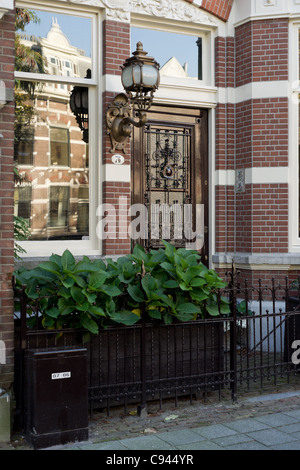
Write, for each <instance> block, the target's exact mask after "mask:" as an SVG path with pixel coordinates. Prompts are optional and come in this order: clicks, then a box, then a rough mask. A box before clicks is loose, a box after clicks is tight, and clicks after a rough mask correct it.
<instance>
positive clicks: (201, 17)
mask: <svg viewBox="0 0 300 470" xmlns="http://www.w3.org/2000/svg"><path fill="white" fill-rule="evenodd" d="M65 1H67V0H65ZM71 2H72V3H77V4H78V3H79V4H82V5H90V6H96V7H99V8H105V10H106V16H107V18H108V19H112V20H116V21H123V22H130V13H132V12H133V13H140V14H142V15H151V16H157V17H160V18H168V19H172V20H178V21H186V22H191V23H197V24H205V25H207V26H217V23H216V22H215V19H214V18H213V17H211V16H210V15H209V14H206V13H204V12H203V11H202V10H200V9H199V7H197V6H194V5H192V4H189V3H187V2H186V1H185V0H71Z"/></svg>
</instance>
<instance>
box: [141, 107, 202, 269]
mask: <svg viewBox="0 0 300 470" xmlns="http://www.w3.org/2000/svg"><path fill="white" fill-rule="evenodd" d="M147 117H148V121H147V124H146V126H145V127H144V128H142V129H134V138H133V152H132V185H133V187H132V204H133V205H141V206H142V207H143V208H144V209H142V210H144V214H143V217H144V218H143V220H145V224H144V225H143V224H142V223H141V224H140V227H139V230H140V238H138V239H136V242H138V243H140V244H142V245H143V246H145V247H146V248H148V249H152V248H158V247H160V246H162V242H161V241H162V240H167V241H169V242H170V243H172V244H174V245H175V246H176V247H191V248H196V249H198V250H199V251H200V252H201V254H202V261H203V262H204V263H206V262H207V260H208V161H207V145H208V143H207V110H205V109H186V108H175V107H167V106H158V105H155V106H152V108H151V110H150V111H149V112H148V113H147ZM134 207H137V208H138V206H134ZM139 220H142V218H140V219H139ZM142 225H143V227H142ZM135 238H136V237H135Z"/></svg>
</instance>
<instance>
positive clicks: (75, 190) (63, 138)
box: [15, 10, 91, 240]
mask: <svg viewBox="0 0 300 470" xmlns="http://www.w3.org/2000/svg"><path fill="white" fill-rule="evenodd" d="M34 14H35V15H36V17H37V18H38V19H40V22H39V23H36V24H35V23H33V22H30V23H29V25H27V26H26V28H25V32H24V34H25V36H24V34H23V32H22V31H18V32H17V34H20V38H19V39H20V41H19V42H18V47H19V49H18V50H19V51H21V54H20V57H23V55H22V54H23V52H24V53H25V57H26V54H29V55H28V57H29V56H30V51H32V50H35V51H37V50H38V51H39V54H40V55H35V56H34V57H32V59H33V61H34V60H35V59H39V60H40V57H41V56H42V60H40V63H43V69H44V73H48V74H54V75H56V76H55V77H53V76H52V77H49V80H48V77H47V82H43V83H39V82H37V81H31V78H29V80H28V79H27V77H25V78H26V80H24V81H23V80H22V81H18V83H19V84H20V85H19V88H18V90H17V94H16V97H17V99H16V111H15V135H16V142H15V161H16V165H17V170H18V173H19V176H18V178H16V181H15V215H19V216H21V217H23V218H24V219H26V220H28V221H30V233H31V237H30V239H31V240H51V239H58V240H72V239H79V240H80V239H83V238H86V237H89V230H90V228H89V156H88V145H87V144H86V143H85V142H84V140H83V138H82V137H83V136H82V131H81V130H80V128H79V126H78V123H77V121H76V118H75V116H74V114H73V113H72V111H71V109H70V92H71V90H72V89H73V87H74V84H73V83H72V78H73V77H82V78H85V76H86V73H87V69H91V57H90V49H91V44H90V41H91V20H90V19H89V18H79V17H75V16H72V15H56V16H54V15H53V13H49V12H42V11H38V10H36V11H35V12H34ZM80 25H81V26H80ZM73 27H74V28H73ZM79 30H80V31H85V34H84V35H78V34H77V32H78V31H79ZM74 32H76V34H74ZM75 36H76V37H75ZM73 40H74V41H75V42H74V44H73ZM50 46H51V47H50ZM28 48H29V49H28ZM17 53H18V52H17V51H16V54H17ZM16 63H17V64H19V66H20V67H19V68H17V70H18V71H21V72H23V73H24V75H26V73H27V72H33V71H34V72H35V73H38V71H37V67H35V68H34V70H27V69H26V70H25V69H23V68H22V61H19V60H18V57H16ZM39 72H41V70H39ZM61 75H63V76H69V77H70V80H71V81H70V82H69V83H68V82H66V81H65V82H64V83H62V81H61V80H60V76H61ZM25 165H30V167H27V168H26V166H25Z"/></svg>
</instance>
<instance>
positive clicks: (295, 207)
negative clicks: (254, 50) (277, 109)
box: [288, 19, 300, 253]
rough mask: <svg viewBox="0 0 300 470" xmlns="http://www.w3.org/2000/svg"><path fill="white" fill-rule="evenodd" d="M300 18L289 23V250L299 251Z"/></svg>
mask: <svg viewBox="0 0 300 470" xmlns="http://www.w3.org/2000/svg"><path fill="white" fill-rule="evenodd" d="M299 35H300V19H295V20H294V21H293V22H291V23H290V30H289V44H290V45H291V47H290V49H289V77H290V79H289V97H290V100H289V170H290V171H289V175H290V176H289V222H288V228H289V230H288V232H289V251H290V252H294V253H297V252H298V253H299V252H300V233H299V232H300V214H299V208H300V201H299V200H300V177H299V158H300V157H299V142H300V132H299V123H300V122H299V112H300V68H299V55H300V48H299Z"/></svg>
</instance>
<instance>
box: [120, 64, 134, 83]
mask: <svg viewBox="0 0 300 470" xmlns="http://www.w3.org/2000/svg"><path fill="white" fill-rule="evenodd" d="M122 82H123V86H124V88H128V87H131V86H132V85H133V79H132V67H131V66H129V67H126V68H125V69H123V71H122Z"/></svg>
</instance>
